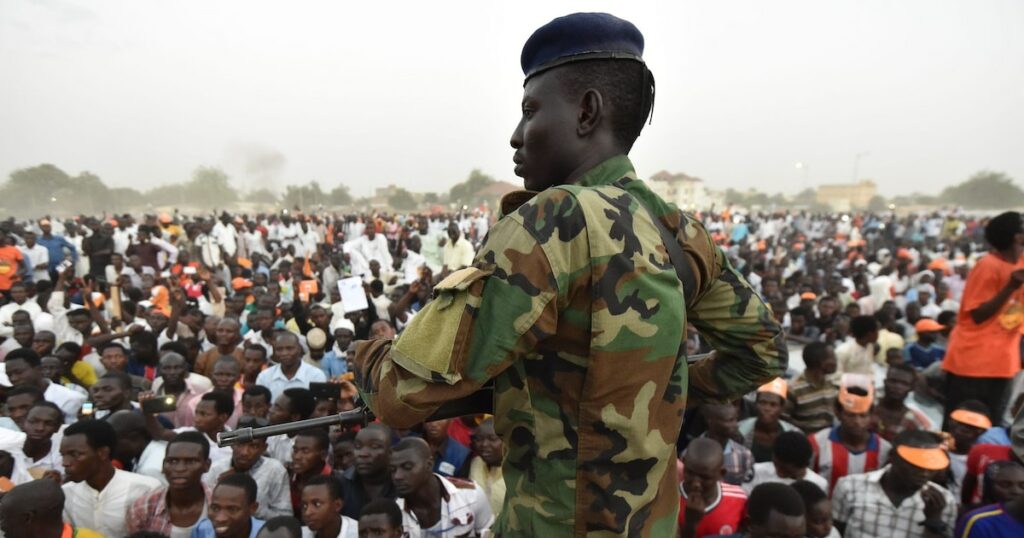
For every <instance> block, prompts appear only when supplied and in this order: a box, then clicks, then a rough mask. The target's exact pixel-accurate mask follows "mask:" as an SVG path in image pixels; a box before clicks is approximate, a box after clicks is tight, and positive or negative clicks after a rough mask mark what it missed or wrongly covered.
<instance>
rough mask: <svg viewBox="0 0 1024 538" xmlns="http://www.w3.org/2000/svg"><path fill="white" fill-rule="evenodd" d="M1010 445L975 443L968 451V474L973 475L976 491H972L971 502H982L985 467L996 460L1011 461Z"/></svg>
mask: <svg viewBox="0 0 1024 538" xmlns="http://www.w3.org/2000/svg"><path fill="white" fill-rule="evenodd" d="M1009 460H1010V447H1009V446H1006V445H974V446H972V447H971V451H970V452H968V453H967V474H969V475H973V476H974V477H975V478H976V479H977V481H976V482H975V487H974V491H973V492H972V493H971V502H972V503H975V504H976V503H980V502H981V491H982V487H983V484H982V482H983V481H984V480H985V468H986V467H988V465H989V464H990V463H993V462H996V461H1009Z"/></svg>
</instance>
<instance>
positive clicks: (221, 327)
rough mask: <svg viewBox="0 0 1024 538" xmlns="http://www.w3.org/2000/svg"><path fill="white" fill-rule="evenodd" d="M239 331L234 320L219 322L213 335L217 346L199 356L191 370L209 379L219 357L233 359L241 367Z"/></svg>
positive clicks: (242, 350)
mask: <svg viewBox="0 0 1024 538" xmlns="http://www.w3.org/2000/svg"><path fill="white" fill-rule="evenodd" d="M241 329H242V326H241V325H239V323H238V320H236V319H231V318H224V319H222V320H220V322H218V323H217V326H216V329H215V330H216V332H215V333H214V334H215V339H216V342H217V345H216V346H213V347H211V348H210V349H207V350H206V351H204V352H202V353H200V354H199V358H197V359H196V365H195V368H194V369H193V370H194V371H195V372H197V373H200V374H202V375H204V376H206V377H211V376H212V375H213V366H214V363H215V362H216V361H217V359H219V358H220V357H233V358H234V359H235V361H236V362H237V363H238V364H239V366H241V364H242V361H243V360H244V349H243V348H242V347H240V344H241V343H242V333H241Z"/></svg>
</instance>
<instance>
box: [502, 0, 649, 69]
mask: <svg viewBox="0 0 1024 538" xmlns="http://www.w3.org/2000/svg"><path fill="white" fill-rule="evenodd" d="M643 52H644V36H643V34H641V33H640V30H638V29H637V27H636V26H633V23H631V22H629V21H626V20H622V19H620V18H618V17H616V16H614V15H609V14H607V13H573V14H572V15H566V16H564V17H559V18H557V19H555V20H553V21H551V22H549V23H547V24H545V25H544V26H541V27H540V28H538V29H537V31H536V32H534V33H533V35H531V36H530V39H527V40H526V44H525V45H523V54H522V57H521V58H520V63H521V64H522V66H523V74H524V75H526V78H527V79H529V78H530V77H532V76H534V75H537V74H539V73H542V72H544V71H546V70H548V69H551V68H552V67H557V66H559V65H564V64H567V63H570V62H577V61H581V60H597V59H623V60H634V61H638V62H641V63H643V61H644V60H643V58H642V55H643Z"/></svg>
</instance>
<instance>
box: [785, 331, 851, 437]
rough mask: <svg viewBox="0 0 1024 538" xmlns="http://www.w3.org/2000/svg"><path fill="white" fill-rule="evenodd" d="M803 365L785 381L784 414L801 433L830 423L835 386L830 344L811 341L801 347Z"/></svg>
mask: <svg viewBox="0 0 1024 538" xmlns="http://www.w3.org/2000/svg"><path fill="white" fill-rule="evenodd" d="M803 359H804V365H805V369H804V371H803V372H801V373H800V374H799V375H797V376H796V378H794V379H793V382H792V383H790V384H789V390H788V398H789V402H790V411H789V413H788V415H787V416H786V418H787V419H788V421H789V422H790V423H792V424H793V425H795V426H797V427H798V428H800V429H801V430H803V431H804V433H808V434H811V433H815V432H817V431H820V430H823V429H825V428H830V427H832V422H833V421H835V414H834V413H833V412H832V407H833V405H834V402H835V400H836V396H838V394H839V389H838V388H837V387H836V386H835V385H834V384H833V383H832V381H831V380H830V376H832V374H834V373H836V355H835V352H834V351H833V349H832V346H830V345H828V344H825V343H824V342H812V343H810V344H808V345H807V347H805V348H804V351H803Z"/></svg>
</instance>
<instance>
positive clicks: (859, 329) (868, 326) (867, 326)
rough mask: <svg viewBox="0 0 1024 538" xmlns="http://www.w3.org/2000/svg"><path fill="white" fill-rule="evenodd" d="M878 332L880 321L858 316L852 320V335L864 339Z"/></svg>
mask: <svg viewBox="0 0 1024 538" xmlns="http://www.w3.org/2000/svg"><path fill="white" fill-rule="evenodd" d="M877 330H878V320H876V319H875V318H873V317H871V316H857V317H855V318H853V319H852V320H850V334H852V335H853V337H854V338H862V337H864V336H867V335H869V334H871V333H873V332H875V331H877Z"/></svg>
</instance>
